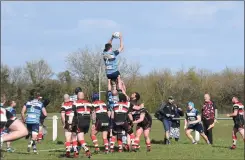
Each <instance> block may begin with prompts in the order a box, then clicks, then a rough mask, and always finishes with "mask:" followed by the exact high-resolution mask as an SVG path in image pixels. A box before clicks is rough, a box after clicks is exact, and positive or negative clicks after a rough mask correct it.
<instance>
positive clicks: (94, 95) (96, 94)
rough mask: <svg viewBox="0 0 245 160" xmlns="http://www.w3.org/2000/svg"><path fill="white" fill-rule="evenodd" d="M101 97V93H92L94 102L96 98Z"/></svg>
mask: <svg viewBox="0 0 245 160" xmlns="http://www.w3.org/2000/svg"><path fill="white" fill-rule="evenodd" d="M99 98H100V95H99V93H94V94H93V95H92V101H93V102H94V101H96V100H99Z"/></svg>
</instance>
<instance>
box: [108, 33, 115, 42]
mask: <svg viewBox="0 0 245 160" xmlns="http://www.w3.org/2000/svg"><path fill="white" fill-rule="evenodd" d="M113 34H114V33H112V35H111V38H110V40H109V41H108V43H109V44H112V40H113Z"/></svg>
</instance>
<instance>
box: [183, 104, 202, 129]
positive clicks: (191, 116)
mask: <svg viewBox="0 0 245 160" xmlns="http://www.w3.org/2000/svg"><path fill="white" fill-rule="evenodd" d="M198 115H199V112H198V110H197V109H196V108H192V109H191V110H187V111H186V120H187V121H188V122H190V121H195V120H197V116H198ZM198 123H201V122H198ZM192 125H195V124H192Z"/></svg>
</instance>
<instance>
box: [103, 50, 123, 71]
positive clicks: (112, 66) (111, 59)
mask: <svg viewBox="0 0 245 160" xmlns="http://www.w3.org/2000/svg"><path fill="white" fill-rule="evenodd" d="M118 54H119V51H118V50H116V51H112V52H103V54H102V55H103V59H104V62H105V67H106V74H112V73H114V72H117V71H118V60H117V55H118Z"/></svg>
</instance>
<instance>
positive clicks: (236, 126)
mask: <svg viewBox="0 0 245 160" xmlns="http://www.w3.org/2000/svg"><path fill="white" fill-rule="evenodd" d="M234 128H235V129H237V130H238V129H239V128H244V124H242V123H237V124H234Z"/></svg>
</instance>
